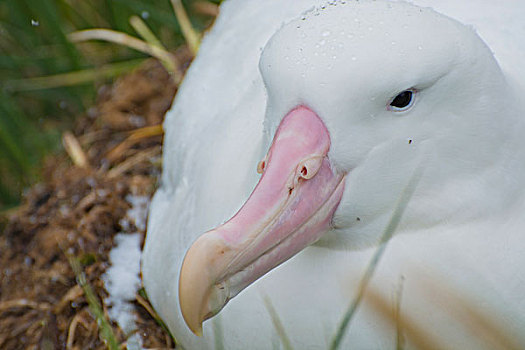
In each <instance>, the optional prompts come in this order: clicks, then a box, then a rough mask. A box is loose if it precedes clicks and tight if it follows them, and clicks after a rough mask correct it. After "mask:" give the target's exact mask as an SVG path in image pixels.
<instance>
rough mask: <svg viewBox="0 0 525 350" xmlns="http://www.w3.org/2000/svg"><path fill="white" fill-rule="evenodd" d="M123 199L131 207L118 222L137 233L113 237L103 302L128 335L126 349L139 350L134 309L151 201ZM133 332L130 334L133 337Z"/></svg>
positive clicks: (105, 277)
mask: <svg viewBox="0 0 525 350" xmlns="http://www.w3.org/2000/svg"><path fill="white" fill-rule="evenodd" d="M126 200H127V201H128V202H129V203H130V204H131V208H130V209H129V210H128V211H127V213H126V217H124V218H123V219H122V220H121V221H120V225H121V227H122V229H123V230H124V231H126V232H129V231H131V228H132V226H131V224H132V223H134V225H135V227H136V228H137V229H138V230H139V231H140V232H133V233H119V234H117V235H116V236H115V238H114V242H115V247H114V248H113V249H112V250H111V252H110V253H109V260H110V263H111V266H110V267H109V268H108V269H107V270H106V273H105V274H104V275H103V276H102V280H103V281H104V285H105V287H106V290H107V291H108V294H109V296H108V297H107V298H106V299H105V303H106V304H107V305H108V306H110V308H109V310H108V314H109V318H110V319H111V320H112V321H115V322H116V323H117V324H118V325H119V327H120V328H121V329H122V330H123V331H124V333H125V334H131V336H129V337H128V339H127V348H128V349H129V350H139V349H142V338H141V337H140V335H139V334H138V333H137V332H136V331H137V326H136V323H135V315H134V306H133V304H132V303H131V302H132V301H133V300H135V294H136V293H137V291H138V290H139V289H140V287H141V283H140V258H141V253H142V252H141V250H140V243H141V241H142V237H143V234H144V232H145V230H146V218H147V214H148V206H149V202H150V199H149V197H147V196H133V195H129V196H127V197H126ZM132 333H133V334H132Z"/></svg>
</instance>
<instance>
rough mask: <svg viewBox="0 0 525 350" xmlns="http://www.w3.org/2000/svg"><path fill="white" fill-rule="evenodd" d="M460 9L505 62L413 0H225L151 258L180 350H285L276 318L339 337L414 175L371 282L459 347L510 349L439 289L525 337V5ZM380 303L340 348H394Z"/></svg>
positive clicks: (190, 83)
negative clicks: (459, 314) (460, 313)
mask: <svg viewBox="0 0 525 350" xmlns="http://www.w3.org/2000/svg"><path fill="white" fill-rule="evenodd" d="M434 2H435V3H438V2H437V1H434ZM434 2H432V1H426V0H421V1H419V3H421V4H423V5H428V4H430V3H431V4H434ZM456 3H458V2H457V1H445V2H439V4H438V5H439V6H441V7H442V9H443V11H445V13H447V14H449V15H453V16H455V17H457V18H459V19H463V20H465V21H467V22H466V23H467V24H475V25H477V24H480V27H482V28H481V29H483V30H486V33H487V34H484V33H485V32H483V31H482V32H481V34H482V35H486V36H487V40H489V39H490V40H489V44H490V45H492V43H494V46H492V48H493V49H494V48H495V47H496V48H497V49H496V52H495V55H496V58H495V57H494V55H493V53H492V52H491V49H490V48H489V47H488V46H487V45H486V44H485V43H484V41H483V40H482V39H481V38H480V37H479V36H478V34H477V33H476V30H475V29H473V28H472V27H470V26H467V25H465V24H462V23H460V22H458V21H457V20H455V19H451V18H449V17H446V16H444V15H442V14H440V13H438V12H436V11H434V10H433V9H430V8H426V7H418V6H415V5H413V4H409V3H406V2H389V1H350V0H347V1H344V0H337V1H335V0H334V1H329V2H322V1H316V0H301V1H281V0H267V1H260V0H228V1H226V2H225V3H224V4H223V5H222V6H221V14H220V16H219V17H218V19H217V21H216V23H215V26H214V28H213V29H212V30H211V32H210V33H209V34H208V35H207V36H206V37H205V38H204V40H203V43H202V46H201V48H200V52H199V55H198V56H197V58H196V59H195V61H194V62H193V64H192V66H191V67H190V69H189V71H188V73H187V76H186V78H185V80H184V82H183V84H182V86H181V88H180V90H179V92H178V94H177V96H176V98H175V100H174V104H173V108H172V109H171V111H169V113H168V114H167V117H166V121H165V124H164V126H165V130H166V137H165V143H164V163H163V167H164V170H163V174H162V180H161V185H160V188H159V189H158V191H157V192H156V194H155V196H154V198H153V201H152V203H151V209H150V216H149V221H148V233H147V237H146V242H145V247H144V252H143V258H142V273H143V281H144V286H145V288H146V291H147V293H148V297H149V299H150V301H151V303H152V304H153V306H154V308H155V309H156V310H157V312H158V313H159V315H160V316H161V317H162V319H163V320H164V322H165V323H166V325H167V326H168V328H169V329H170V330H171V332H172V333H173V335H174V337H175V338H176V340H177V342H178V343H179V344H180V345H181V346H182V347H183V348H185V349H213V348H215V347H216V346H218V347H219V348H220V347H222V348H225V349H267V348H279V347H280V346H281V345H280V338H279V335H278V332H277V331H276V328H275V327H276V325H275V323H274V321H272V316H273V317H275V314H277V316H278V318H279V319H280V321H281V323H282V327H283V329H284V331H285V333H286V334H287V336H288V338H290V342H291V344H292V346H293V347H294V348H295V349H323V348H327V346H328V344H329V343H330V340H331V339H332V337H333V334H334V332H335V330H336V329H337V327H338V325H339V323H340V320H341V318H342V316H343V313H344V311H345V309H346V307H347V306H348V304H349V303H350V301H351V300H352V299H353V298H354V297H355V295H356V293H357V288H358V284H359V280H360V276H361V274H362V273H363V271H364V270H365V268H366V267H367V265H368V263H369V261H370V258H371V257H372V256H373V254H374V252H376V250H377V246H378V243H379V241H380V239H381V237H382V234H383V232H384V230H385V227H386V226H387V225H388V223H389V222H390V219H391V216H392V213H393V212H394V211H395V210H396V208H397V206H398V203H399V201H400V198H402V196H403V195H404V193H406V189H407V186H409V183H412V182H411V181H412V180H411V179H413V178H414V176H415V175H414V174H419V175H418V176H417V179H418V181H417V185H415V187H414V188H412V189H411V191H413V193H412V195H411V196H410V197H409V199H408V202H407V203H406V209H405V210H404V213H403V215H402V218H401V221H400V223H399V225H398V227H397V229H396V232H395V235H394V236H393V237H392V238H391V239H390V240H389V242H388V243H387V246H386V250H385V253H384V255H383V256H382V258H381V259H380V261H379V263H378V265H377V269H376V271H375V273H374V275H373V277H372V279H371V281H370V285H369V287H368V289H369V290H374V291H376V292H378V293H380V294H382V295H383V296H384V297H385V298H386V300H388V301H391V303H392V305H391V306H392V308H395V307H397V308H399V313H400V314H402V315H403V316H406V317H408V318H410V319H412V320H417V325H418V327H421V328H422V329H425V330H427V331H428V332H429V334H430V336H432V337H435V338H438V339H440V341H442V342H443V344H445V347H446V348H450V349H473V348H475V349H483V348H491V347H493V346H494V344H493V343H490V342H488V341H487V339H486V338H483V337H482V336H481V335H480V334H476V332H475V331H474V330H473V327H474V326H473V325H472V324H469V323H468V322H465V321H464V319H463V320H461V319H459V320H458V319H457V318H456V317H455V316H454V312H452V311H453V310H451V308H452V306H450V305H447V303H444V302H443V299H440V298H438V297H437V296H436V295H434V294H437V291H436V292H435V293H434V291H433V287H432V286H433V285H436V286H437V285H439V286H444V285H445V286H447V287H446V288H450V290H454V291H458V293H460V294H461V295H462V296H465V297H466V298H468V301H469V303H472V304H473V305H480V308H481V310H482V311H483V312H486V313H489V314H490V315H491V317H493V319H494V320H497V322H498V323H499V324H500V325H501V327H502V328H503V329H505V331H506V332H508V333H509V334H510V335H512V336H516V337H518V335H519V331H520V329H521V330H523V329H524V328H525V321H524V315H525V298H524V297H523V295H525V268H523V266H524V265H525V214H524V213H525V203H524V198H525V196H524V195H525V193H524V191H525V161H524V160H525V137H524V136H523V135H525V123H524V122H525V119H524V118H525V112H524V111H525V108H524V105H523V97H525V93H524V90H523V87H522V86H523V83H525V71H524V69H523V68H522V67H520V66H518V65H517V63H520V62H521V64H522V66H523V62H525V58H524V53H525V44H524V43H523V39H522V38H523V37H525V28H524V26H523V24H522V18H523V16H521V17H520V15H519V14H518V13H517V12H518V11H519V10H521V11H522V12H524V11H523V10H524V9H525V6H523V5H519V4H518V2H517V1H510V0H509V1H507V2H506V3H507V4H508V5H509V6H510V7H508V8H505V6H504V5H502V3H499V2H498V3H497V5H496V3H493V2H491V3H493V5H492V6H494V8H490V7H488V6H487V5H486V4H485V2H482V1H479V8H478V9H479V10H480V11H481V10H484V12H481V13H480V14H479V16H478V17H477V18H476V16H473V15H471V14H468V13H466V12H462V11H460V10H458V11H457V13H454V9H455V8H456V7H458V8H459V7H461V6H462V5H459V4H458V5H457V6H456V7H455V6H454V4H456ZM469 4H470V3H469ZM469 6H471V7H475V6H476V5H473V4H472V5H469ZM512 6H513V7H512ZM496 7H502V8H503V9H501V10H497V9H496ZM472 11H474V10H472ZM498 11H499V12H498ZM522 14H523V13H522ZM462 16H464V17H463V18H462ZM516 18H518V20H516ZM476 21H478V22H476ZM490 23H494V24H496V23H498V24H500V25H499V26H498V27H497V28H492V32H491V31H490V25H489V24H490ZM509 26H510V27H509ZM487 28H488V29H487ZM498 32H499V33H500V36H499V37H498V35H497V33H498ZM494 33H496V34H494ZM505 33H511V34H512V35H513V36H514V38H515V39H514V40H512V38H508V37H505ZM498 38H500V39H501V40H499V39H498ZM500 66H501V67H502V68H503V69H502V68H500ZM183 261H184V262H183ZM400 281H402V283H401V282H400ZM400 285H401V286H400ZM429 286H430V287H429ZM429 289H431V292H430V293H429ZM437 289H439V288H437ZM396 294H398V297H399V296H401V298H400V299H399V298H395V297H394V296H395V295H396ZM230 299H231V300H230ZM366 300H367V299H366V296H365V303H364V304H363V305H361V307H360V308H359V309H358V311H357V313H356V315H355V317H354V318H353V319H352V323H351V324H350V327H349V328H348V330H347V332H346V334H345V335H344V338H343V341H344V344H343V346H342V347H341V348H344V349H347V348H350V346H352V348H355V349H392V348H395V347H396V339H397V338H396V337H397V336H398V334H397V330H396V326H395V325H394V326H393V325H392V324H390V323H388V322H386V321H385V320H384V318H382V317H381V316H380V315H378V314H377V312H374V309H373V308H371V307H369V306H367V303H366ZM228 301H229V302H228ZM268 301H269V303H270V304H271V305H272V307H269V303H268ZM270 309H274V310H275V313H272V312H270ZM181 310H182V311H181ZM207 319H208V320H207ZM272 344H273V345H272ZM405 346H406V347H407V348H411V347H415V346H417V344H415V343H413V342H412V341H411V339H410V338H408V339H407V340H406V344H405Z"/></svg>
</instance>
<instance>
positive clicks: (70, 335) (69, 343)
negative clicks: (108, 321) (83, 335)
mask: <svg viewBox="0 0 525 350" xmlns="http://www.w3.org/2000/svg"><path fill="white" fill-rule="evenodd" d="M79 323H80V324H81V325H82V326H84V328H85V329H86V330H89V325H88V322H86V320H85V319H84V317H83V316H82V314H81V313H77V314H76V315H75V316H74V317H73V319H72V320H71V323H70V325H69V329H68V331H67V340H66V349H67V350H72V349H74V347H73V344H74V343H75V331H76V329H77V326H78V324H79Z"/></svg>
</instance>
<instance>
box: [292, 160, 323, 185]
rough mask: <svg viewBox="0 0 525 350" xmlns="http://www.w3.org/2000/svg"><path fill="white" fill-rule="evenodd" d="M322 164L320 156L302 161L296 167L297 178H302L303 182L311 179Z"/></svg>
mask: <svg viewBox="0 0 525 350" xmlns="http://www.w3.org/2000/svg"><path fill="white" fill-rule="evenodd" d="M322 163H323V157H322V156H316V157H312V158H308V159H306V160H304V161H302V162H301V163H299V165H298V166H297V170H298V171H297V173H298V177H299V178H303V179H305V180H309V179H311V178H312V177H314V176H315V175H316V174H317V172H318V171H319V169H320V168H321V164H322Z"/></svg>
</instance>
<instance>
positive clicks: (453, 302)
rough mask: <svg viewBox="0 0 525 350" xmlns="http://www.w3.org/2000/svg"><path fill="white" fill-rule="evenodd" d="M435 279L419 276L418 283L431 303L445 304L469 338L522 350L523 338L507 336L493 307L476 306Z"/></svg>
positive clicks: (495, 346) (467, 298) (500, 317)
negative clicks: (470, 336) (431, 300)
mask: <svg viewBox="0 0 525 350" xmlns="http://www.w3.org/2000/svg"><path fill="white" fill-rule="evenodd" d="M436 280H438V279H436V278H432V279H431V278H430V277H429V276H428V275H424V274H421V277H420V278H419V281H420V283H421V285H422V286H423V287H424V288H425V290H426V291H427V295H429V296H430V297H431V298H432V299H434V300H433V301H435V302H436V303H437V304H439V305H447V311H449V313H450V314H451V315H453V316H454V317H455V318H456V319H457V320H459V321H460V322H461V324H462V325H463V326H465V327H466V328H468V329H469V331H470V333H471V334H472V336H473V337H477V338H482V339H483V341H484V343H486V344H492V346H493V347H494V348H495V349H508V350H511V349H513V350H514V349H515V350H518V349H523V344H525V339H516V337H515V336H514V335H512V334H510V333H509V332H508V331H507V329H506V328H505V326H504V322H502V316H504V315H502V314H500V313H498V312H497V311H496V310H495V308H494V307H493V308H492V309H491V308H490V305H486V304H484V305H483V307H479V306H477V305H476V304H474V303H473V302H472V298H469V297H468V295H463V294H462V293H461V292H460V291H458V290H454V289H453V288H452V286H450V285H447V284H446V283H436V282H435V281H436Z"/></svg>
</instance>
